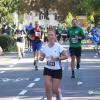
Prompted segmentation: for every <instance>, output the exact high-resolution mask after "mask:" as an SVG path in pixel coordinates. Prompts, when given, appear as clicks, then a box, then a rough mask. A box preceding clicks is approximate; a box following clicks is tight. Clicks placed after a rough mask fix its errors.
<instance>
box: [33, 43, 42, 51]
mask: <svg viewBox="0 0 100 100" xmlns="http://www.w3.org/2000/svg"><path fill="white" fill-rule="evenodd" d="M41 47H42V42H41V41H40V42H36V41H32V49H33V52H35V51H39V50H40V49H41Z"/></svg>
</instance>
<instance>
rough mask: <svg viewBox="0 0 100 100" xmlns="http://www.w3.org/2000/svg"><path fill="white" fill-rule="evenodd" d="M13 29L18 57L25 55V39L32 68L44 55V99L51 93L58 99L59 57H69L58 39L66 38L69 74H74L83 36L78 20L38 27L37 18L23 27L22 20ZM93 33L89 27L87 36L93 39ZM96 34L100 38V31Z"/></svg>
mask: <svg viewBox="0 0 100 100" xmlns="http://www.w3.org/2000/svg"><path fill="white" fill-rule="evenodd" d="M14 32H15V35H14V38H15V39H16V46H17V51H18V56H19V59H22V58H23V57H24V56H25V48H26V47H25V46H26V40H27V48H28V49H27V50H28V51H32V52H33V65H34V68H35V70H38V63H39V60H40V61H43V60H44V59H46V63H45V64H44V70H43V76H44V85H45V94H46V97H47V100H52V93H54V94H55V95H56V99H57V100H62V94H61V89H60V88H59V87H60V83H61V79H62V75H63V73H62V64H61V61H62V60H66V59H68V52H67V51H66V50H65V49H64V48H63V46H62V45H61V44H60V42H61V40H62V42H64V43H66V41H69V42H68V43H69V53H70V58H71V63H70V67H71V78H75V69H79V68H80V61H81V52H82V43H81V42H82V40H83V39H85V38H86V35H85V33H84V31H83V29H82V28H81V27H79V25H78V23H77V20H76V19H73V20H72V27H69V28H66V27H65V26H61V25H60V24H59V25H58V26H57V27H53V26H49V27H44V26H42V27H41V26H40V25H39V23H38V21H37V22H35V25H34V27H33V25H32V23H30V25H28V26H25V27H24V28H23V26H22V25H21V24H18V25H17V27H16V29H15V31H14ZM99 32H100V31H99ZM95 33H96V31H95V30H94V29H93V28H91V30H90V32H89V35H88V37H89V38H90V39H94V40H96V39H95V38H94V37H93V38H91V35H93V34H95ZM93 36H94V35H93ZM96 36H97V34H96ZM98 36H99V38H100V34H99V35H98ZM99 43H100V40H99V42H98V44H99Z"/></svg>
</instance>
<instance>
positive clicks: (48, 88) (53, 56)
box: [39, 30, 68, 100]
mask: <svg viewBox="0 0 100 100" xmlns="http://www.w3.org/2000/svg"><path fill="white" fill-rule="evenodd" d="M44 58H45V59H46V64H45V65H44V71H43V75H44V85H45V94H46V98H47V100H52V94H55V95H56V99H57V100H62V99H61V98H62V95H61V90H60V88H59V87H60V82H61V79H62V65H61V60H65V59H67V58H68V57H67V53H66V51H65V50H64V48H63V47H62V46H61V45H60V44H59V43H57V42H56V33H55V31H53V30H49V31H48V43H47V44H45V46H44V47H42V49H41V52H40V57H39V60H41V61H43V60H44Z"/></svg>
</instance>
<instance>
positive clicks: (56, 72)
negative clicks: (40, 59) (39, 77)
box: [43, 67, 62, 79]
mask: <svg viewBox="0 0 100 100" xmlns="http://www.w3.org/2000/svg"><path fill="white" fill-rule="evenodd" d="M43 75H44V76H45V75H47V76H51V77H52V78H56V79H62V69H57V70H53V69H49V68H45V67H44V71H43Z"/></svg>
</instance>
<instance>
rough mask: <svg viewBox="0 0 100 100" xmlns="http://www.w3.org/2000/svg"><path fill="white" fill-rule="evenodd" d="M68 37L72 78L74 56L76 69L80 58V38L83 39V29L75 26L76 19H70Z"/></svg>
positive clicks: (73, 73) (73, 75)
mask: <svg viewBox="0 0 100 100" xmlns="http://www.w3.org/2000/svg"><path fill="white" fill-rule="evenodd" d="M68 38H69V43H70V47H69V51H70V56H71V70H72V76H71V77H72V78H75V72H74V69H75V58H76V61H77V65H76V67H77V69H79V68H80V58H81V45H82V44H81V40H82V39H84V33H83V30H82V29H81V28H80V27H78V26H77V20H76V19H73V20H72V27H71V28H69V29H68Z"/></svg>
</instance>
